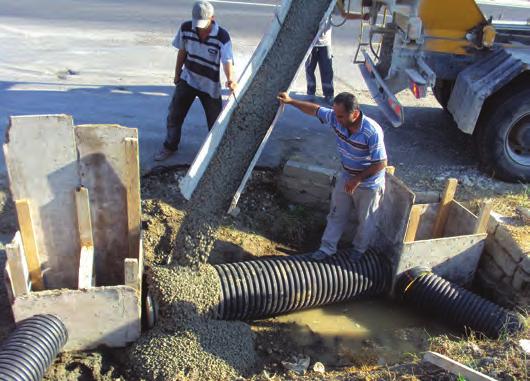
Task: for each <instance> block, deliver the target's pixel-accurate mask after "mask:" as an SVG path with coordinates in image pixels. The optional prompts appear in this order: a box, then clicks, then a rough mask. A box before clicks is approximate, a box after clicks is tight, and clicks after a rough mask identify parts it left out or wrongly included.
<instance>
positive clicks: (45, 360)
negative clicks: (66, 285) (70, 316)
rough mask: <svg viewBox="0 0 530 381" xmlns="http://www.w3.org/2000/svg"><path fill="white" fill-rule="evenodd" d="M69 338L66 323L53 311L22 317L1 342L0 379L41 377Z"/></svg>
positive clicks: (29, 380) (31, 380)
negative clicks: (47, 313)
mask: <svg viewBox="0 0 530 381" xmlns="http://www.w3.org/2000/svg"><path fill="white" fill-rule="evenodd" d="M67 340H68V332H67V330H66V327H65V326H64V324H63V322H62V321H61V320H60V319H59V318H58V317H56V316H54V315H35V316H33V317H31V318H28V319H25V320H23V321H21V322H20V323H19V324H18V325H17V328H16V329H15V330H14V331H13V332H12V333H11V334H10V335H9V337H8V338H7V339H6V340H5V341H4V342H3V343H2V344H1V345H0V380H2V381H39V380H41V379H42V377H43V376H44V373H45V372H46V370H47V369H48V367H49V366H50V365H51V364H52V363H53V361H54V360H55V357H56V356H57V354H58V353H59V352H60V351H61V349H62V347H63V346H64V345H65V344H66V341H67Z"/></svg>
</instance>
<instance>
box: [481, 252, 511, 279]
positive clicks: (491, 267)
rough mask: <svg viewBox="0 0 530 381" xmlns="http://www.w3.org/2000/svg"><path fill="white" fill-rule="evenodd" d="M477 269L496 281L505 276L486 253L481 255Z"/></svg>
mask: <svg viewBox="0 0 530 381" xmlns="http://www.w3.org/2000/svg"><path fill="white" fill-rule="evenodd" d="M479 268H480V269H481V270H483V271H484V272H486V273H487V274H488V275H489V276H491V277H492V278H493V279H496V280H500V279H501V278H502V277H504V276H505V274H504V270H503V269H502V268H501V267H500V266H499V265H497V263H495V261H494V260H493V258H492V257H491V255H490V254H489V253H488V252H485V253H483V254H482V258H481V259H480V264H479Z"/></svg>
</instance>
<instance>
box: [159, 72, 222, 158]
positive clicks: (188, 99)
mask: <svg viewBox="0 0 530 381" xmlns="http://www.w3.org/2000/svg"><path fill="white" fill-rule="evenodd" d="M195 97H198V98H199V100H200V101H201V104H202V107H203V108H204V113H205V114H206V121H207V123H208V130H210V129H211V128H212V126H213V124H214V123H215V120H216V119H217V117H218V116H219V114H220V113H221V110H222V109H223V102H222V100H221V97H219V98H217V99H216V98H212V97H211V96H210V95H208V94H207V93H205V92H202V91H199V90H197V89H195V88H193V87H191V86H190V85H188V84H187V83H186V81H183V80H181V81H180V82H179V83H178V84H177V87H176V88H175V93H174V94H173V99H172V100H171V103H170V104H169V113H168V115H167V135H166V141H165V142H164V147H166V148H167V149H169V150H171V151H176V150H177V149H178V147H179V143H180V135H181V132H182V123H183V122H184V119H185V118H186V115H187V114H188V111H189V109H190V107H191V105H192V104H193V101H194V100H195Z"/></svg>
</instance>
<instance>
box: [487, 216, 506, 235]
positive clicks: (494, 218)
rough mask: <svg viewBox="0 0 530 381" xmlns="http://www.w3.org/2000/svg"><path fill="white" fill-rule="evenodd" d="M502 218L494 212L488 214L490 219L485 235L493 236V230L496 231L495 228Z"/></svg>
mask: <svg viewBox="0 0 530 381" xmlns="http://www.w3.org/2000/svg"><path fill="white" fill-rule="evenodd" d="M502 219H503V216H502V215H500V214H499V213H496V212H490V219H489V221H488V228H487V233H488V234H492V235H493V234H495V230H497V226H499V224H501V223H502Z"/></svg>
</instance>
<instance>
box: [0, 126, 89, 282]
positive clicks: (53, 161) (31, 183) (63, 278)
mask: <svg viewBox="0 0 530 381" xmlns="http://www.w3.org/2000/svg"><path fill="white" fill-rule="evenodd" d="M52 131H53V133H50V132H52ZM4 155H5V159H6V166H7V171H8V174H9V180H10V189H11V194H12V196H13V198H14V199H15V200H31V202H30V213H31V218H32V227H33V231H34V237H35V243H36V248H37V250H38V256H39V261H40V263H41V266H42V269H43V270H45V275H44V282H45V286H46V287H48V288H60V287H71V288H75V287H76V286H77V268H78V257H79V247H80V246H79V238H78V234H77V216H76V208H75V200H74V193H73V190H74V189H76V187H77V186H78V185H79V184H78V172H77V164H76V159H77V154H76V149H75V139H74V129H73V122H72V118H71V117H70V116H68V115H41V116H14V117H11V118H10V124H9V128H8V130H7V135H6V143H5V144H4ZM38 174H47V176H39V175H38ZM26 251H27V250H26Z"/></svg>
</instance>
